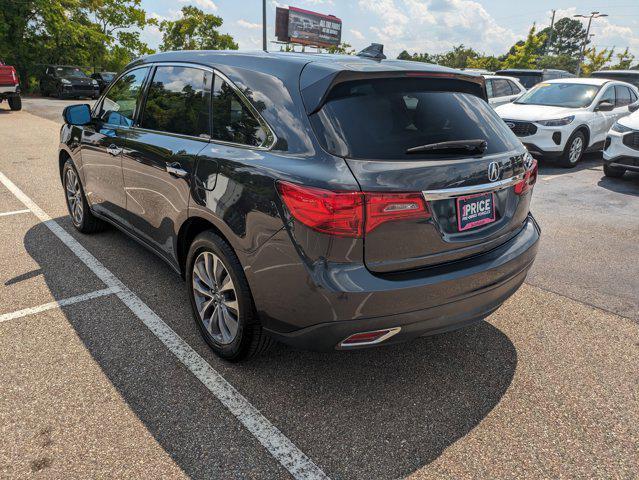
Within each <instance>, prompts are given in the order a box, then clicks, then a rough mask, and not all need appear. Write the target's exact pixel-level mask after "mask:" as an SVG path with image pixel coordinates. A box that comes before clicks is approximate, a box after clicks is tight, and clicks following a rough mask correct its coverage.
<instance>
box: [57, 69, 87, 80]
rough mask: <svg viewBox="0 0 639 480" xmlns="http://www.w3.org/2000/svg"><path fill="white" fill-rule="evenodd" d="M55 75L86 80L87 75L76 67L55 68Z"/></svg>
mask: <svg viewBox="0 0 639 480" xmlns="http://www.w3.org/2000/svg"><path fill="white" fill-rule="evenodd" d="M55 74H56V76H58V77H78V78H87V74H86V73H84V72H83V71H82V70H80V69H79V68H77V67H56V68H55Z"/></svg>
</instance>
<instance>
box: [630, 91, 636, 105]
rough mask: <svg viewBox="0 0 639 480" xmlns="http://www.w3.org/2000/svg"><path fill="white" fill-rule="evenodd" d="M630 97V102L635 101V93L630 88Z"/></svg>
mask: <svg viewBox="0 0 639 480" xmlns="http://www.w3.org/2000/svg"><path fill="white" fill-rule="evenodd" d="M630 99H631V100H632V103H635V102H636V101H637V94H636V93H635V91H634V90H632V89H631V90H630Z"/></svg>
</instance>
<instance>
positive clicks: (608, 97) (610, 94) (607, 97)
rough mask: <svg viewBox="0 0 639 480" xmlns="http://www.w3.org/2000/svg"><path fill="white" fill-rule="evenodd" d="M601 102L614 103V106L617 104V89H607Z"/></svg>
mask: <svg viewBox="0 0 639 480" xmlns="http://www.w3.org/2000/svg"><path fill="white" fill-rule="evenodd" d="M599 102H600V103H601V102H609V103H612V104H613V105H614V104H615V88H614V87H608V88H607V89H606V91H605V92H604V93H603V95H602V96H601V98H600V99H599Z"/></svg>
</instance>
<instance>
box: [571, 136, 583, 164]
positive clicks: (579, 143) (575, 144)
mask: <svg viewBox="0 0 639 480" xmlns="http://www.w3.org/2000/svg"><path fill="white" fill-rule="evenodd" d="M583 148H584V142H583V140H582V139H581V137H575V139H574V140H573V141H572V143H571V144H570V153H569V154H568V158H569V160H570V163H577V161H578V160H579V158H580V157H581V151H582V150H583Z"/></svg>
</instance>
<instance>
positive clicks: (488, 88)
mask: <svg viewBox="0 0 639 480" xmlns="http://www.w3.org/2000/svg"><path fill="white" fill-rule="evenodd" d="M486 93H487V94H488V98H493V97H494V96H495V94H494V93H493V81H492V80H486Z"/></svg>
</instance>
